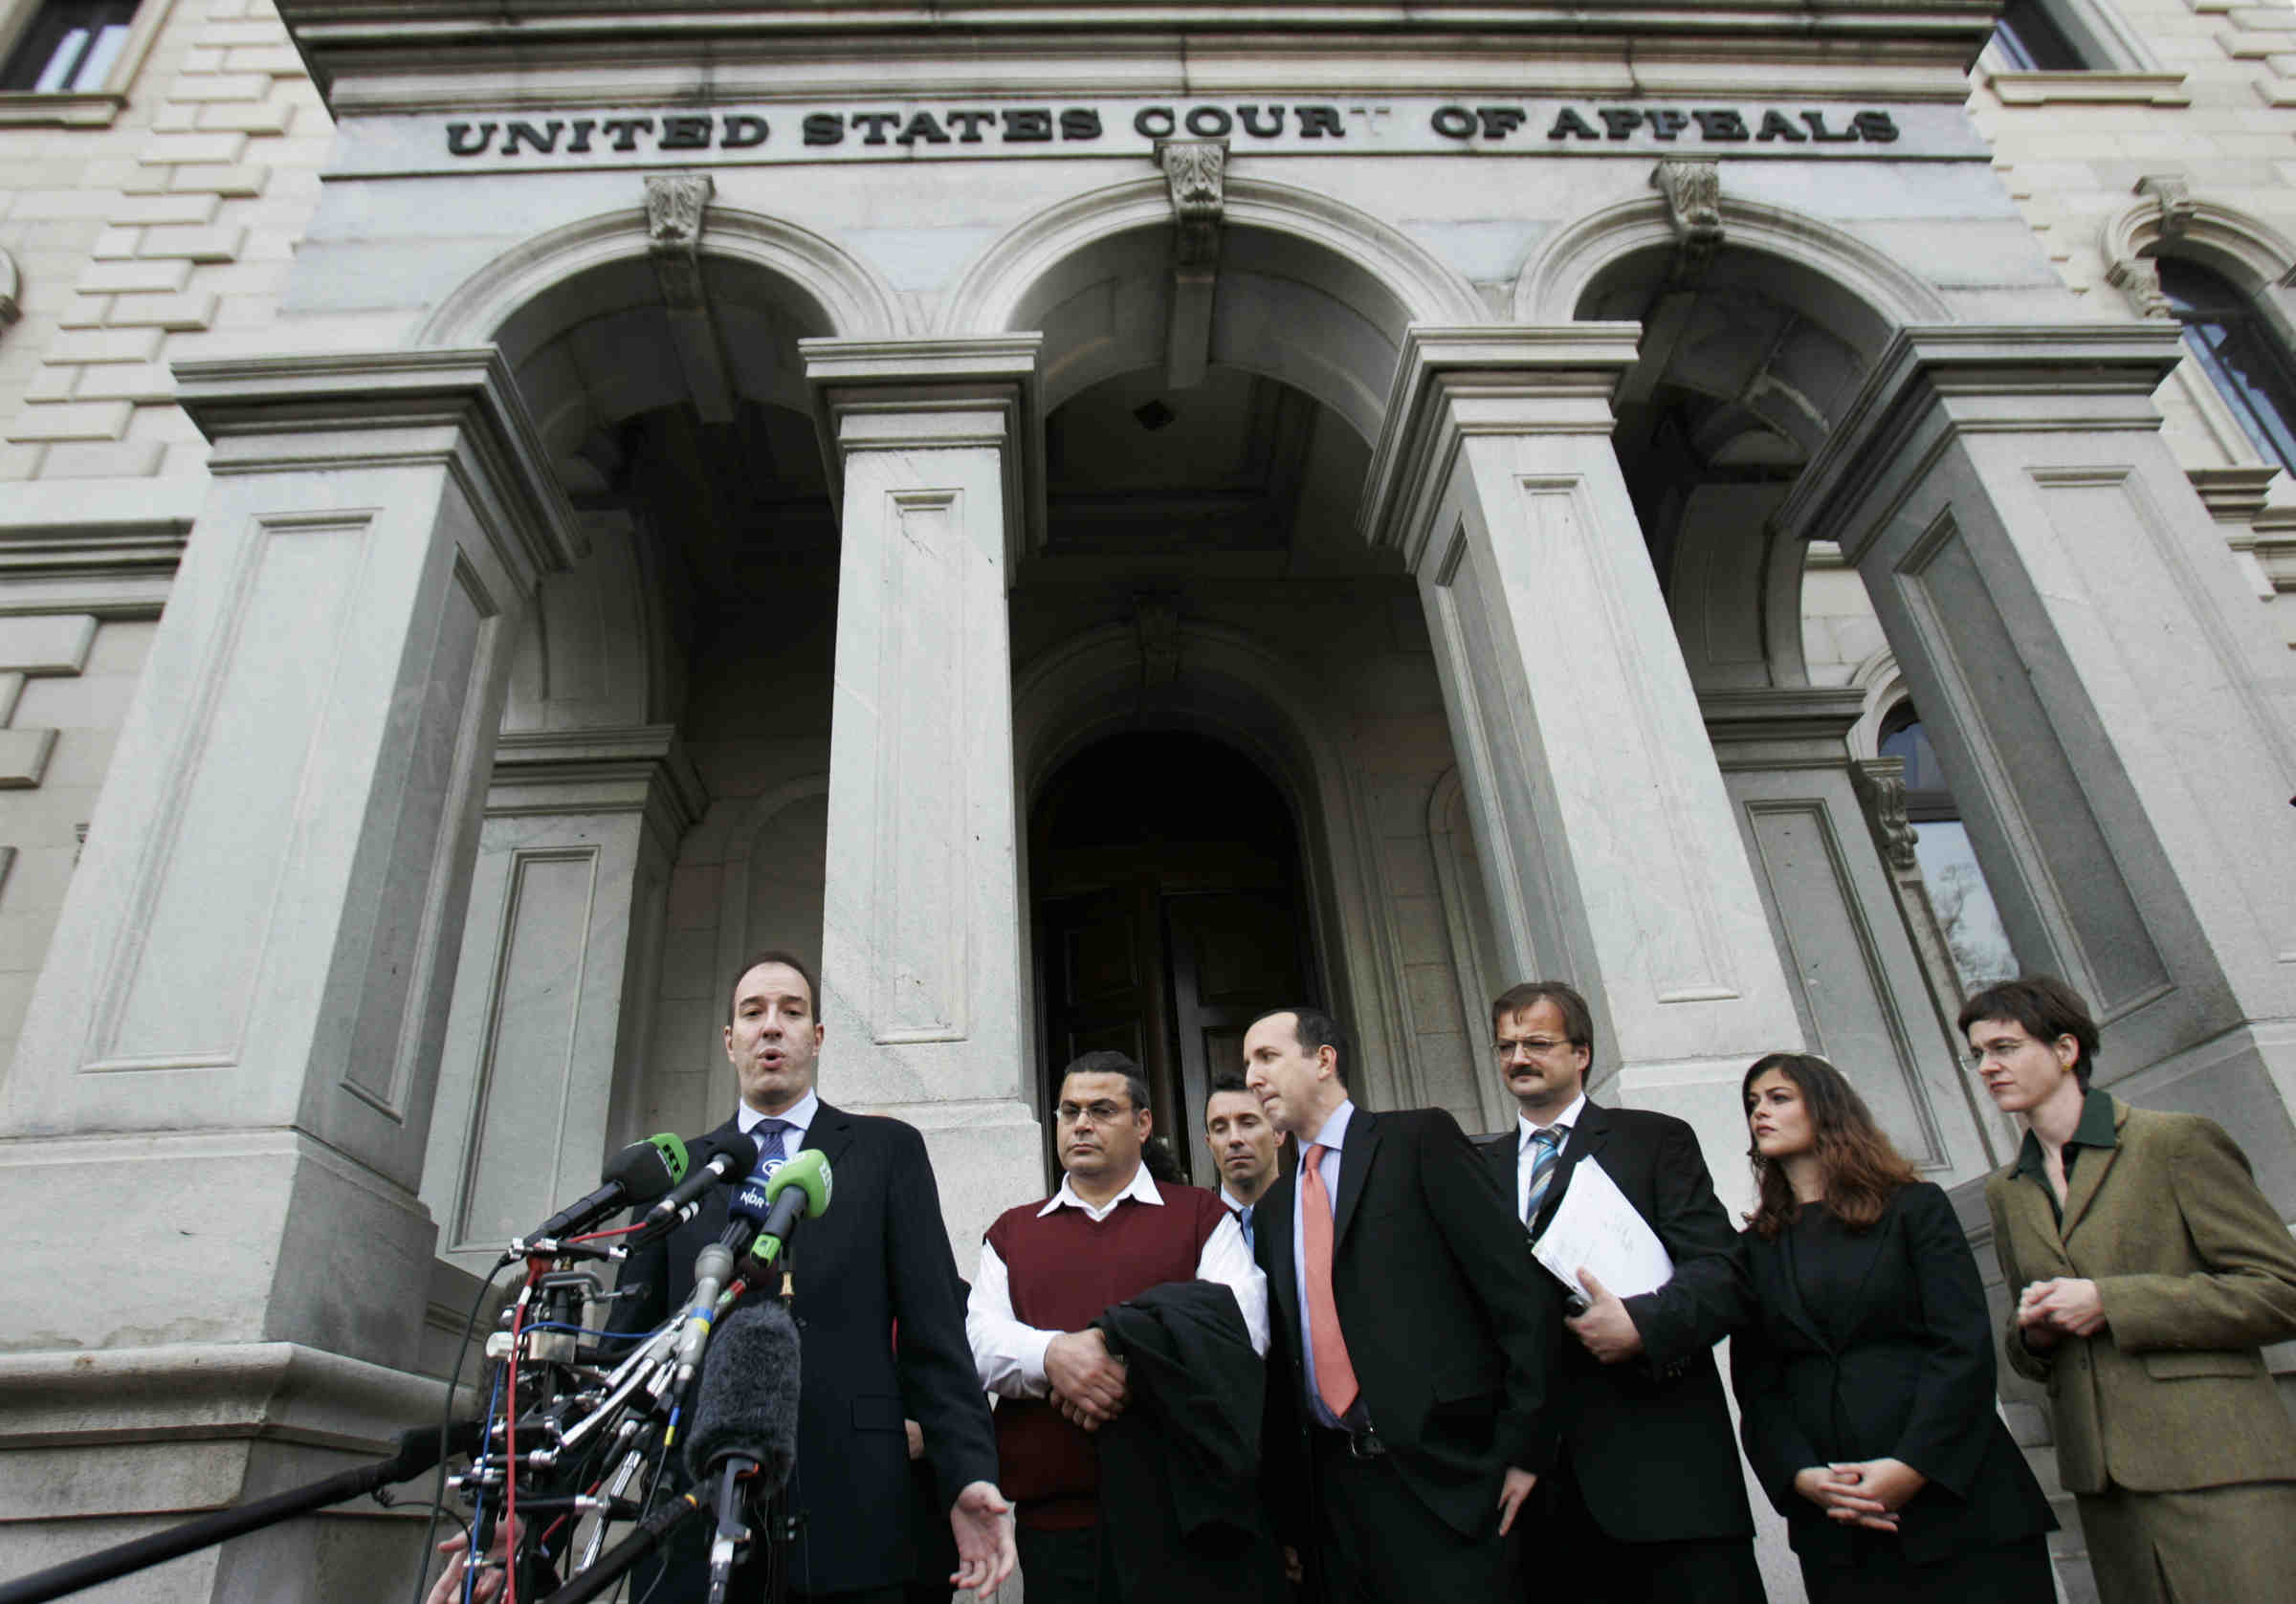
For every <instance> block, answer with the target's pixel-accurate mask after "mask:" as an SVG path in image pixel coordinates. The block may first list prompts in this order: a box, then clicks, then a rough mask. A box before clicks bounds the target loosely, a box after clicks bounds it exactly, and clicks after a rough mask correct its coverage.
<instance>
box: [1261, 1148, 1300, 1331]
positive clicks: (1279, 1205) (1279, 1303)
mask: <svg viewBox="0 0 2296 1604" xmlns="http://www.w3.org/2000/svg"><path fill="white" fill-rule="evenodd" d="M1296 1185H1297V1182H1296V1181H1295V1180H1294V1179H1293V1177H1292V1176H1281V1177H1279V1178H1278V1179H1277V1181H1276V1183H1275V1184H1274V1185H1273V1186H1271V1187H1269V1189H1268V1191H1267V1193H1266V1195H1265V1196H1263V1197H1262V1198H1260V1201H1259V1206H1258V1207H1257V1208H1256V1209H1254V1210H1253V1211H1252V1216H1251V1226H1252V1234H1253V1236H1254V1237H1255V1238H1256V1240H1258V1241H1264V1242H1266V1243H1267V1244H1268V1293H1269V1296H1270V1297H1272V1298H1273V1299H1274V1300H1275V1302H1276V1307H1278V1308H1279V1309H1281V1310H1282V1311H1283V1320H1282V1323H1281V1324H1282V1329H1285V1330H1287V1331H1290V1332H1291V1336H1292V1339H1293V1340H1294V1341H1296V1340H1298V1336H1299V1270H1298V1267H1297V1266H1296V1265H1295V1264H1294V1263H1292V1260H1291V1200H1292V1197H1293V1190H1294V1188H1295V1187H1296Z"/></svg>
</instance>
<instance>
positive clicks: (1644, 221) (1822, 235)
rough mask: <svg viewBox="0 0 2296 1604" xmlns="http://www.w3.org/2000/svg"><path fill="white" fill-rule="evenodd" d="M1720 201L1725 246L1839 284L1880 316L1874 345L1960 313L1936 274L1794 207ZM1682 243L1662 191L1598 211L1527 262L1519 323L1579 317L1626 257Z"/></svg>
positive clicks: (1863, 310)
mask: <svg viewBox="0 0 2296 1604" xmlns="http://www.w3.org/2000/svg"><path fill="white" fill-rule="evenodd" d="M1718 205H1719V209H1720V211H1721V214H1722V236H1723V240H1724V249H1726V250H1728V251H1733V252H1735V251H1753V252H1759V253H1762V254H1764V255H1768V256H1775V257H1778V258H1780V259H1781V260H1783V261H1785V262H1788V263H1791V264H1793V265H1794V266H1797V267H1799V268H1801V269H1803V270H1805V272H1806V273H1807V275H1809V276H1810V277H1811V278H1812V279H1814V280H1816V281H1819V282H1822V283H1825V284H1829V285H1831V286H1834V287H1835V291H1836V293H1837V295H1838V296H1839V297H1841V302H1840V304H1841V306H1842V307H1843V310H1844V311H1849V310H1851V309H1853V308H1854V309H1855V310H1856V314H1857V315H1858V316H1859V317H1860V318H1861V319H1878V320H1879V321H1878V323H1877V324H1876V325H1875V326H1876V328H1877V330H1878V338H1876V339H1875V340H1874V341H1873V344H1872V350H1873V351H1874V352H1878V351H1879V350H1880V348H1881V345H1882V344H1883V343H1884V342H1886V341H1887V338H1888V334H1889V333H1890V332H1891V331H1893V330H1894V329H1895V328H1896V327H1898V326H1900V325H1903V324H1907V323H1945V322H1951V321H1953V320H1954V317H1953V310H1952V308H1951V307H1950V306H1948V305H1947V304H1946V301H1945V297H1942V296H1940V295H1939V294H1938V293H1937V292H1936V290H1934V289H1932V287H1931V286H1930V284H1929V283H1928V281H1927V280H1925V279H1923V278H1922V277H1921V276H1920V275H1918V274H1915V273H1913V272H1911V271H1910V270H1909V269H1907V268H1905V267H1904V266H1902V265H1901V264H1899V263H1898V262H1897V261H1896V260H1895V259H1894V258H1892V257H1890V256H1889V255H1888V254H1887V253H1884V252H1882V251H1880V250H1877V249H1876V248H1875V247H1873V246H1871V245H1868V244H1867V243H1865V241H1864V240H1861V239H1859V238H1857V237H1856V236H1855V235H1853V234H1848V233H1844V232H1843V231H1841V230H1840V229H1837V228H1834V227H1833V226H1832V225H1831V224H1828V223H1822V222H1820V221H1819V220H1818V219H1817V218H1814V217H1808V216H1804V215H1803V214H1801V213H1800V212H1797V211H1792V210H1789V209H1786V208H1784V207H1776V206H1770V205H1768V204H1766V203H1764V202H1761V201H1750V200H1744V199H1740V198H1736V197H1733V196H1732V195H1730V194H1729V193H1727V192H1725V193H1724V194H1723V195H1722V196H1721V198H1720V201H1719V203H1718ZM1674 247H1675V234H1674V227H1673V224H1672V223H1671V222H1670V221H1669V220H1668V219H1667V207H1666V203H1665V201H1664V200H1662V199H1660V198H1659V197H1658V196H1656V195H1651V196H1646V197H1640V198H1637V199H1635V200H1631V201H1621V202H1619V203H1617V204H1615V205H1612V206H1607V207H1604V208H1601V209H1599V210H1596V211H1591V212H1588V213H1586V214H1585V215H1584V216H1582V217H1579V218H1578V219H1576V220H1575V221H1573V222H1571V223H1568V224H1565V225H1564V226H1563V227H1562V228H1560V229H1557V230H1556V231H1555V232H1554V233H1553V234H1551V235H1550V236H1548V238H1547V240H1546V241H1545V242H1544V244H1543V245H1542V246H1541V247H1540V249H1539V250H1538V251H1537V252H1536V253H1534V255H1533V256H1532V257H1531V259H1530V260H1529V261H1528V262H1526V263H1524V264H1523V270H1522V272H1521V273H1520V274H1519V275H1517V276H1516V278H1515V283H1514V301H1513V305H1514V320H1515V321H1516V322H1518V323H1563V322H1569V321H1570V320H1571V319H1573V318H1575V317H1576V316H1577V315H1578V304H1579V302H1580V301H1581V300H1582V299H1583V298H1584V297H1585V295H1586V292H1587V290H1588V288H1589V287H1590V286H1591V285H1593V284H1594V283H1595V282H1596V280H1597V279H1598V278H1600V277H1601V275H1604V274H1605V273H1606V272H1608V271H1610V270H1612V269H1614V268H1615V267H1616V266H1617V265H1618V264H1619V263H1620V262H1621V261H1623V259H1624V258H1626V257H1628V256H1632V255H1634V254H1636V253H1641V252H1645V251H1657V250H1664V251H1667V252H1671V251H1673V249H1674Z"/></svg>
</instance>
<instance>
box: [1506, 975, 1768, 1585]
mask: <svg viewBox="0 0 2296 1604" xmlns="http://www.w3.org/2000/svg"><path fill="white" fill-rule="evenodd" d="M1490 1025H1491V1056H1492V1058H1493V1059H1494V1060H1495V1062H1496V1064H1497V1066H1498V1071H1499V1078H1500V1080H1501V1081H1503V1082H1504V1083H1505V1084H1506V1087H1507V1090H1508V1092H1509V1093H1510V1094H1511V1095H1512V1097H1513V1098H1514V1101H1515V1107H1516V1109H1517V1110H1518V1118H1517V1120H1516V1126H1515V1131H1514V1132H1513V1139H1512V1140H1507V1139H1504V1138H1502V1139H1501V1140H1499V1141H1496V1142H1492V1143H1490V1144H1489V1145H1488V1146H1486V1147H1485V1149H1484V1150H1483V1151H1484V1154H1485V1156H1486V1161H1487V1162H1488V1163H1489V1164H1490V1167H1491V1171H1492V1175H1493V1178H1495V1179H1496V1180H1497V1181H1498V1182H1499V1184H1500V1186H1501V1187H1502V1188H1504V1189H1505V1190H1506V1191H1507V1192H1508V1193H1509V1194H1510V1195H1511V1196H1512V1198H1513V1199H1514V1206H1515V1214H1516V1216H1517V1217H1518V1218H1519V1219H1521V1220H1522V1221H1523V1228H1524V1231H1525V1241H1526V1243H1528V1242H1531V1241H1536V1240H1537V1238H1538V1236H1539V1233H1541V1232H1542V1231H1544V1230H1545V1229H1546V1228H1547V1224H1548V1222H1549V1221H1550V1220H1552V1219H1554V1218H1555V1211H1556V1208H1557V1207H1558V1206H1560V1204H1561V1202H1562V1199H1563V1196H1564V1194H1565V1193H1567V1192H1568V1191H1569V1189H1570V1185H1571V1176H1572V1173H1573V1172H1574V1171H1575V1170H1576V1169H1577V1168H1578V1166H1579V1165H1581V1164H1584V1163H1588V1162H1593V1163H1598V1164H1600V1165H1601V1167H1602V1170H1603V1171H1604V1173H1605V1174H1607V1175H1608V1176H1610V1178H1611V1179H1612V1180H1613V1181H1615V1182H1616V1183H1617V1184H1618V1188H1619V1190H1620V1191H1621V1192H1622V1193H1623V1194H1624V1195H1625V1197H1626V1199H1627V1201H1628V1202H1630V1203H1632V1204H1633V1205H1634V1207H1635V1210H1636V1212H1637V1213H1639V1214H1641V1215H1642V1217H1643V1219H1645V1220H1646V1221H1648V1223H1649V1225H1650V1228H1651V1230H1652V1231H1654V1232H1656V1233H1657V1235H1658V1239H1659V1241H1661V1242H1663V1243H1665V1244H1666V1249H1667V1257H1669V1258H1670V1259H1672V1260H1673V1262H1674V1273H1673V1275H1672V1277H1671V1278H1670V1279H1669V1280H1668V1281H1667V1284H1666V1285H1664V1286H1662V1287H1660V1288H1659V1289H1658V1290H1657V1291H1655V1292H1648V1293H1645V1294H1642V1295H1641V1296H1638V1297H1632V1298H1624V1299H1622V1298H1620V1297H1619V1296H1617V1295H1616V1294H1615V1293H1613V1292H1612V1291H1610V1289H1609V1288H1607V1287H1605V1286H1603V1285H1601V1282H1600V1281H1598V1280H1596V1279H1595V1278H1593V1277H1591V1276H1586V1277H1582V1278H1581V1281H1582V1284H1581V1286H1580V1288H1578V1293H1577V1295H1576V1297H1575V1298H1574V1300H1573V1307H1574V1308H1575V1309H1576V1310H1577V1312H1575V1313H1574V1314H1572V1315H1571V1316H1570V1317H1569V1318H1568V1319H1566V1320H1565V1321H1564V1322H1563V1324H1564V1326H1565V1328H1566V1337H1565V1340H1564V1341H1563V1343H1562V1344H1561V1348H1560V1358H1559V1364H1558V1367H1557V1368H1558V1374H1557V1376H1556V1381H1557V1385H1556V1387H1555V1388H1554V1390H1553V1396H1554V1397H1555V1399H1556V1408H1557V1411H1558V1418H1557V1421H1556V1424H1557V1427H1558V1429H1559V1431H1560V1434H1561V1440H1560V1447H1559V1450H1558V1452H1557V1453H1556V1461H1555V1467H1554V1469H1553V1470H1552V1471H1551V1472H1550V1473H1549V1474H1548V1475H1547V1476H1546V1477H1545V1478H1544V1479H1543V1480H1542V1481H1541V1482H1540V1483H1539V1486H1538V1488H1537V1491H1536V1493H1535V1494H1534V1497H1533V1503H1532V1509H1531V1511H1530V1513H1531V1516H1532V1524H1531V1530H1530V1536H1529V1540H1528V1541H1529V1544H1530V1548H1529V1549H1528V1550H1527V1551H1529V1552H1531V1553H1534V1554H1541V1555H1544V1556H1546V1559H1545V1562H1544V1563H1543V1564H1541V1565H1534V1566H1527V1567H1526V1568H1525V1571H1526V1576H1527V1578H1528V1580H1529V1586H1530V1592H1529V1593H1528V1594H1527V1596H1531V1597H1534V1598H1536V1599H1537V1600H1539V1601H1541V1604H1552V1601H1566V1600H1567V1601H1592V1600H1601V1601H1603V1604H1611V1601H1614V1600H1616V1601H1619V1604H1625V1601H1628V1600H1645V1599H1668V1600H1683V1601H1695V1604H1759V1601H1760V1600H1761V1599H1762V1598H1763V1596H1764V1594H1763V1592H1762V1578H1761V1571H1760V1570H1759V1568H1758V1567H1757V1566H1756V1565H1755V1558H1754V1517H1753V1514H1752V1512H1751V1511H1750V1510H1749V1508H1748V1506H1747V1502H1746V1482H1745V1477H1744V1474H1743V1473H1742V1472H1741V1471H1740V1469H1739V1467H1738V1446H1737V1440H1736V1438H1735V1436H1734V1434H1733V1432H1732V1430H1731V1424H1730V1407H1729V1405H1728V1403H1727V1402H1726V1401H1725V1400H1724V1397H1723V1394H1722V1377H1721V1375H1720V1373H1718V1372H1717V1371H1716V1370H1715V1368H1714V1357H1713V1351H1712V1350H1713V1346H1714V1344H1715V1343H1716V1342H1718V1341H1720V1340H1721V1339H1722V1338H1723V1337H1725V1336H1727V1335H1729V1334H1730V1333H1731V1331H1733V1329H1736V1328H1737V1327H1738V1326H1739V1325H1740V1324H1741V1323H1742V1322H1743V1321H1744V1319H1745V1318H1746V1311H1747V1302H1746V1279H1745V1270H1744V1267H1743V1265H1742V1263H1741V1261H1740V1258H1739V1253H1738V1238H1737V1233H1736V1232H1735V1231H1733V1230H1732V1229H1731V1224H1730V1217H1729V1215H1727V1214H1726V1213H1724V1212H1723V1208H1722V1204H1721V1202H1720V1201H1719V1200H1718V1199H1717V1198H1715V1197H1714V1184H1713V1181H1712V1179H1711V1176H1709V1175H1708V1174H1707V1168H1706V1159H1705V1157H1704V1156H1703V1155H1702V1154H1700V1152H1699V1150H1698V1137H1697V1134H1696V1132H1693V1131H1692V1130H1691V1129H1690V1128H1689V1125H1687V1124H1685V1123H1684V1122H1683V1121H1681V1120H1679V1119H1676V1118H1674V1117H1673V1116H1672V1115H1670V1114H1662V1113H1656V1112H1653V1111H1650V1110H1640V1109H1608V1108H1604V1107H1603V1106H1602V1105H1601V1104H1599V1103H1591V1102H1589V1101H1587V1096H1586V1075H1587V1070H1588V1068H1589V1067H1590V1066H1592V1064H1593V1062H1594V1042H1595V1023H1594V1015H1593V1012H1592V1010H1590V1009H1589V1008H1588V1007H1587V1004H1586V999H1585V998H1583V997H1581V996H1579V995H1578V992H1577V991H1576V990H1574V989H1573V988H1571V987H1570V986H1567V985H1565V984H1563V983H1562V982H1561V981H1559V980H1531V981H1526V982H1525V983H1523V984H1521V985H1518V986H1513V987H1511V988H1509V989H1508V990H1507V991H1504V992H1502V993H1500V994H1499V996H1498V997H1497V999H1495V1000H1493V1001H1492V1003H1491V1007H1490ZM1539 1273H1540V1274H1542V1275H1543V1274H1545V1273H1546V1272H1545V1271H1544V1270H1541V1271H1540V1272H1539Z"/></svg>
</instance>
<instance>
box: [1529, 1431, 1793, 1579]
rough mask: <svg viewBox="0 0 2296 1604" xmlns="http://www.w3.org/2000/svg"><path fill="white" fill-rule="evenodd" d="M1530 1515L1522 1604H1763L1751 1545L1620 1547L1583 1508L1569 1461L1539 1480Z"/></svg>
mask: <svg viewBox="0 0 2296 1604" xmlns="http://www.w3.org/2000/svg"><path fill="white" fill-rule="evenodd" d="M1533 1508H1535V1509H1536V1511H1537V1516H1536V1519H1535V1520H1534V1521H1533V1522H1532V1525H1531V1530H1530V1533H1529V1536H1528V1538H1527V1540H1526V1541H1527V1543H1528V1545H1529V1546H1528V1547H1527V1548H1526V1549H1525V1550H1524V1553H1525V1555H1526V1558H1525V1561H1524V1565H1523V1591H1522V1594H1521V1596H1522V1597H1523V1598H1524V1599H1525V1600H1526V1604H1767V1597H1768V1595H1767V1594H1766V1593H1764V1592H1763V1591H1762V1571H1761V1567H1760V1566H1758V1565H1756V1564H1755V1559H1754V1539H1753V1538H1751V1537H1692V1538H1686V1539H1683V1540H1680V1541H1675V1542H1665V1543H1622V1542H1620V1541H1619V1540H1618V1539H1617V1538H1615V1537H1611V1536H1609V1535H1608V1534H1607V1533H1605V1532H1604V1531H1603V1529H1602V1527H1601V1523H1600V1522H1598V1521H1597V1520H1596V1519H1595V1514H1594V1511H1593V1510H1591V1509H1589V1508H1588V1507H1587V1506H1586V1495H1585V1492H1584V1490H1583V1489H1582V1488H1580V1486H1579V1485H1578V1478H1577V1477H1576V1476H1574V1475H1572V1474H1571V1469H1570V1461H1568V1460H1567V1459H1565V1460H1560V1461H1556V1465H1555V1468H1554V1469H1553V1470H1550V1471H1549V1472H1547V1474H1546V1475H1545V1476H1543V1477H1541V1478H1540V1479H1539V1484H1538V1487H1537V1490H1536V1491H1534V1493H1533V1494H1532V1495H1531V1500H1530V1503H1529V1504H1528V1505H1525V1509H1526V1512H1528V1511H1529V1510H1531V1509H1533Z"/></svg>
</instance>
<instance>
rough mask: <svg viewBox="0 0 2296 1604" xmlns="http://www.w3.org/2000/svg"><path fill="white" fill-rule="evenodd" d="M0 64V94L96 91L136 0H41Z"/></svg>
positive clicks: (114, 59) (120, 46)
mask: <svg viewBox="0 0 2296 1604" xmlns="http://www.w3.org/2000/svg"><path fill="white" fill-rule="evenodd" d="M27 9H29V10H31V11H32V13H33V15H32V20H31V22H30V23H28V24H27V25H26V26H25V29H24V31H23V32H22V33H19V34H18V35H17V36H16V45H15V49H14V50H13V51H11V53H10V54H9V56H8V59H7V61H6V63H5V64H4V65H0V90H16V91H25V90H29V91H31V92H32V93H33V94H35V95H64V94H70V93H72V92H74V91H76V90H91V89H100V88H102V87H103V85H104V83H105V82H106V81H107V80H108V79H109V78H110V77H111V74H112V69H113V67H114V66H115V65H116V64H117V63H118V61H119V59H120V53H121V51H122V50H124V49H125V48H126V46H127V35H128V32H129V28H130V25H131V24H133V23H134V21H135V19H136V0H46V4H44V5H37V6H33V7H30V8H27Z"/></svg>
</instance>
